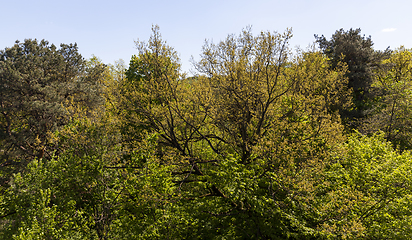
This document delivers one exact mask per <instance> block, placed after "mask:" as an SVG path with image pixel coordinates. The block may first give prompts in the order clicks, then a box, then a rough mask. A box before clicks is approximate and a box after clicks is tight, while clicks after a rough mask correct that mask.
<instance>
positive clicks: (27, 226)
mask: <svg viewBox="0 0 412 240" xmlns="http://www.w3.org/2000/svg"><path fill="white" fill-rule="evenodd" d="M291 38H292V32H291V30H289V29H287V30H286V31H284V32H270V31H262V32H260V33H259V34H257V35H255V34H253V33H252V29H251V28H245V29H244V30H242V31H241V33H240V34H231V35H228V36H227V38H226V39H224V40H222V41H220V42H218V43H214V42H212V41H206V42H205V44H204V46H203V47H202V53H201V55H200V56H199V59H193V60H192V64H193V69H194V71H195V74H193V75H192V76H189V77H188V76H187V75H186V74H185V73H184V72H183V71H182V70H181V68H180V60H179V57H178V56H179V55H178V53H177V52H176V51H175V50H174V49H173V48H172V47H171V46H169V45H168V44H167V42H166V41H165V40H163V39H162V37H161V34H160V31H159V28H158V27H157V26H153V29H152V35H151V37H150V39H148V40H147V41H137V42H136V48H137V53H136V55H134V56H131V60H130V63H129V65H126V64H124V63H123V62H122V61H118V62H116V63H114V64H109V65H106V64H104V63H102V61H101V60H99V59H98V58H97V57H93V58H91V59H84V58H83V57H82V56H81V54H80V53H79V50H78V46H77V45H76V44H61V45H60V46H56V45H54V44H50V43H49V42H47V41H46V40H41V41H39V40H36V39H26V40H24V41H22V42H19V41H16V43H15V44H14V45H13V46H12V47H8V48H5V49H4V50H0V239H296V240H298V239H412V152H411V149H412V49H406V48H405V47H402V46H400V47H399V48H397V49H394V50H391V49H389V48H388V49H386V50H385V51H379V50H375V49H374V48H373V42H372V39H371V37H370V36H369V37H366V36H365V35H362V34H361V30H360V29H350V30H343V29H341V30H338V31H336V32H335V33H334V34H333V35H332V36H328V37H325V36H323V35H322V36H319V35H315V38H314V46H313V47H312V48H309V49H306V50H302V49H298V50H296V49H292V48H290V46H289V44H288V42H289V40H290V39H291Z"/></svg>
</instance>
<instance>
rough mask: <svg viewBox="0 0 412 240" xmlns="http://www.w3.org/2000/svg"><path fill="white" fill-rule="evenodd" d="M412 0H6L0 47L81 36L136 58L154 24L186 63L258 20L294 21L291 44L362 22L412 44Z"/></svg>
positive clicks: (100, 48) (383, 44) (82, 45)
mask: <svg viewBox="0 0 412 240" xmlns="http://www.w3.org/2000/svg"><path fill="white" fill-rule="evenodd" d="M411 9H412V1H410V0H391V1H388V0H356V1H354V0H345V1H338V0H306V1H305V0H289V1H287V0H284V1H279V0H272V1H269V0H253V1H252V0H249V1H246V0H208V1H197V0H185V1H183V0H174V1H166V0H144V1H131V0H129V1H126V0H111V1H108V0H99V1H95V0H81V1H79V0H70V1H62V0H36V1H35V0H19V1H11V0H0V13H1V14H0V15H1V16H2V20H3V21H2V22H3V23H2V26H1V28H0V49H5V48H6V47H11V46H12V45H13V44H14V42H15V41H16V40H20V41H23V40H24V39H27V38H32V39H34V38H36V39H38V40H41V39H46V40H48V41H49V42H50V43H53V44H55V45H60V43H66V44H69V43H77V44H78V47H79V52H80V53H81V54H82V56H83V57H85V58H90V57H92V56H93V55H94V56H96V57H98V58H100V59H101V60H102V61H103V62H104V63H106V64H113V63H114V62H115V61H117V60H119V59H122V60H124V61H125V63H126V64H128V63H129V61H130V58H131V57H132V55H134V54H136V53H137V50H136V48H135V41H136V40H139V41H147V40H148V39H149V37H150V35H151V27H152V25H158V26H159V27H160V33H161V34H162V38H163V39H164V40H165V41H166V42H167V44H168V45H169V46H171V47H173V48H174V49H175V50H176V51H177V52H178V53H179V55H180V58H181V64H182V70H183V71H185V72H189V71H190V70H191V69H192V65H191V62H190V59H191V56H193V58H194V59H195V60H199V55H200V53H201V49H202V46H203V45H204V42H205V40H206V39H208V40H212V41H213V42H214V43H218V42H219V41H221V40H224V39H225V38H226V36H227V35H228V34H239V33H240V32H241V31H242V29H244V28H245V27H247V26H251V27H252V29H253V33H254V34H258V33H259V32H260V31H271V32H274V31H276V32H279V33H282V32H284V31H285V30H286V29H287V28H292V31H293V38H292V39H291V41H290V46H291V47H298V46H299V47H300V48H303V49H305V48H307V47H308V46H309V45H311V44H313V43H314V41H315V38H314V34H318V35H319V36H321V35H324V36H325V37H326V38H327V39H330V37H331V36H332V34H333V33H335V31H336V30H339V29H341V28H343V29H344V30H349V29H350V28H354V29H355V28H360V29H361V30H362V32H361V33H362V34H365V36H371V38H372V41H373V42H374V48H375V49H376V50H384V49H386V48H387V47H390V49H396V48H398V47H400V46H401V45H404V46H405V47H406V48H412V27H411V23H412V14H410V11H411Z"/></svg>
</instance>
